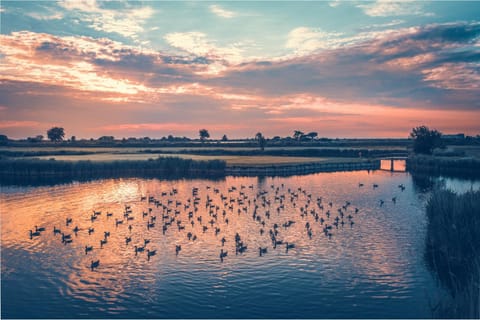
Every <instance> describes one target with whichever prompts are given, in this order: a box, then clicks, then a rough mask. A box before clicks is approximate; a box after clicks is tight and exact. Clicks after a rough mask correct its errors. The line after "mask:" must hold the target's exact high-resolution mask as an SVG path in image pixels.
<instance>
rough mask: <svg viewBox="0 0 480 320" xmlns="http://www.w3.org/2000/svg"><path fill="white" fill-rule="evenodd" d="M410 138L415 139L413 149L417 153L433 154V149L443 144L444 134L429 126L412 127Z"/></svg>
mask: <svg viewBox="0 0 480 320" xmlns="http://www.w3.org/2000/svg"><path fill="white" fill-rule="evenodd" d="M410 138H412V139H413V151H414V152H415V153H423V154H432V151H433V149H435V148H436V147H440V146H441V138H442V134H441V133H440V132H439V131H437V130H435V129H433V130H430V129H429V128H428V127H427V126H420V127H416V128H413V129H412V132H411V133H410Z"/></svg>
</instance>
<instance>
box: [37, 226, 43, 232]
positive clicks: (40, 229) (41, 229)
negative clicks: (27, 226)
mask: <svg viewBox="0 0 480 320" xmlns="http://www.w3.org/2000/svg"><path fill="white" fill-rule="evenodd" d="M35 231H37V232H42V231H45V228H44V227H40V228H39V227H37V226H35Z"/></svg>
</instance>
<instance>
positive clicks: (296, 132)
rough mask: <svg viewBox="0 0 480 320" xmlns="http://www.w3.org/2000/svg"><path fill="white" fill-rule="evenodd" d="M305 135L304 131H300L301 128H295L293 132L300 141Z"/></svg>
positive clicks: (294, 136)
mask: <svg viewBox="0 0 480 320" xmlns="http://www.w3.org/2000/svg"><path fill="white" fill-rule="evenodd" d="M303 135H304V133H303V132H302V131H300V130H295V131H294V132H293V138H294V139H295V140H298V141H300V139H301V138H302V137H303Z"/></svg>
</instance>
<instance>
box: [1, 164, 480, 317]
mask: <svg viewBox="0 0 480 320" xmlns="http://www.w3.org/2000/svg"><path fill="white" fill-rule="evenodd" d="M360 182H361V183H363V184H364V186H363V187H359V183H360ZM374 183H376V184H378V185H379V187H378V188H373V184H374ZM444 183H445V184H447V185H449V186H452V187H454V188H459V190H468V189H469V188H479V187H480V186H479V184H478V182H475V183H473V182H465V181H462V180H452V181H451V182H450V181H449V180H448V179H447V182H444ZM282 184H283V187H282ZM400 184H403V185H404V186H405V190H404V191H403V192H402V191H401V190H400V188H399V187H398V185H400ZM242 185H243V186H245V188H244V189H242V188H241V186H242ZM271 185H273V186H274V189H272V188H271ZM207 186H208V187H209V189H207ZM232 186H235V187H236V188H237V190H234V191H233V192H228V189H229V188H231V187H232ZM249 186H252V188H250V187H249ZM193 187H198V189H199V192H198V197H199V198H200V199H201V200H200V201H199V205H198V211H197V212H195V213H194V217H193V219H192V220H194V222H195V224H194V226H193V227H192V225H191V224H190V222H189V221H190V220H189V218H188V212H189V211H191V210H193V204H191V207H190V208H188V209H185V208H184V204H187V203H188V199H191V201H193V197H192V188H193ZM299 187H301V188H302V189H301V190H300V191H299V190H298V188H299ZM173 188H176V189H177V190H178V193H176V194H171V192H172V190H173ZM215 188H217V189H218V190H219V193H215V192H214V189H215ZM276 188H279V192H278V194H277V196H280V195H285V200H284V201H283V204H284V209H280V211H277V208H278V207H279V206H280V202H279V201H278V200H275V196H276V195H275V190H276ZM288 189H291V190H292V191H294V192H295V193H296V194H297V195H298V198H295V199H293V201H291V196H290V194H289V193H288ZM303 190H305V192H303ZM260 191H268V193H267V194H265V200H266V201H270V208H269V206H268V205H267V204H265V207H263V205H262V203H263V200H262V199H261V197H258V198H257V200H256V201H257V205H258V206H259V208H258V209H257V213H258V215H259V216H260V217H261V218H260V220H261V221H265V227H263V226H262V225H261V223H260V222H258V221H256V220H255V219H254V218H252V215H253V211H254V204H253V199H254V198H255V197H256V195H257V194H258V193H259V192H260ZM162 192H166V193H167V194H166V195H165V196H162V195H161V194H162ZM240 192H242V193H243V194H244V196H245V197H247V198H245V200H244V204H243V205H241V204H238V203H237V202H236V200H237V199H238V198H239V197H240ZM220 194H223V195H225V196H227V200H226V202H228V200H229V199H230V198H232V199H235V203H232V205H233V208H232V210H229V209H228V205H227V206H226V207H225V210H226V216H225V218H228V220H229V223H228V224H227V223H226V221H225V219H224V217H223V215H222V211H223V210H224V201H222V200H221V198H220ZM309 194H311V202H310V204H309V206H308V208H307V211H308V215H306V216H304V217H302V216H301V213H302V211H301V209H300V208H301V207H304V206H305V205H306V204H307V202H308V200H309V198H308V195H309ZM150 195H152V196H154V197H155V198H156V199H159V200H161V202H162V203H163V204H165V205H166V204H167V201H168V200H169V199H170V200H172V201H173V202H172V203H171V204H170V205H169V207H170V208H172V212H170V213H169V216H170V217H173V216H175V219H176V220H175V221H174V222H173V223H172V226H171V227H170V228H169V229H168V230H167V232H166V234H165V235H163V234H162V215H163V214H165V215H166V214H167V213H166V212H165V213H164V212H163V210H162V207H159V208H157V207H155V206H154V205H152V204H150V205H149V204H148V203H147V202H146V201H140V198H141V196H150ZM207 195H208V196H209V197H210V198H211V199H212V202H211V205H213V206H218V207H219V208H220V209H219V210H218V212H217V215H218V220H217V222H216V224H214V225H213V227H212V226H211V225H210V224H209V223H208V221H209V220H210V219H212V217H211V216H210V215H209V208H206V205H205V203H206V199H207ZM317 197H322V204H323V206H324V210H323V211H322V210H321V209H320V208H319V207H318V205H317ZM393 197H396V203H393V202H392V200H391V199H392V198H393ZM425 199H426V194H425V193H424V189H422V188H418V187H416V186H415V185H414V182H413V180H412V177H411V176H410V175H409V174H408V173H405V172H400V173H399V172H395V173H391V172H387V171H380V170H379V171H375V172H367V171H357V172H336V173H319V174H311V175H306V176H293V177H277V178H261V177H258V178H257V177H227V178H225V179H224V180H220V181H208V180H176V181H160V180H156V179H150V180H149V179H108V180H98V181H93V182H83V183H70V184H63V185H56V186H48V187H12V186H10V187H5V186H4V187H2V189H1V193H0V201H1V202H0V204H1V231H2V236H1V237H2V242H1V254H2V263H1V268H2V269H1V271H2V281H1V289H2V296H1V302H2V304H1V316H2V317H3V318H353V317H354V318H392V317H393V318H412V317H417V318H418V317H420V318H428V317H431V310H430V307H429V305H431V303H432V302H434V301H435V299H437V298H438V297H439V296H440V295H442V294H443V290H442V289H441V288H440V286H439V284H438V283H437V281H436V280H435V279H434V278H433V276H432V275H431V274H430V273H429V272H428V271H427V269H426V267H425V262H424V257H423V254H424V241H425V227H426V220H425V214H424V206H425ZM248 200H250V201H251V203H250V205H248ZM380 200H384V204H383V205H382V206H380V202H379V201H380ZM176 201H179V202H180V203H181V205H179V206H178V207H176V206H175V203H176ZM346 201H349V202H350V203H351V205H350V206H348V207H347V209H346V210H345V209H342V211H344V212H345V214H344V216H345V217H344V221H345V222H346V223H345V225H344V226H343V227H342V226H341V225H339V227H338V229H336V228H335V226H333V227H332V230H331V233H332V237H331V239H329V238H328V237H327V236H325V234H324V233H323V225H321V224H320V221H318V222H316V221H315V218H314V216H313V215H312V214H311V213H310V210H312V209H315V212H316V213H318V214H319V217H322V218H324V219H325V220H326V223H328V224H329V225H332V224H333V222H334V218H335V217H336V216H338V215H339V212H338V211H337V209H339V208H341V207H342V206H343V205H345V204H346ZM329 202H332V207H331V208H330V206H329ZM294 204H295V207H294ZM125 205H129V206H131V209H132V214H130V216H133V217H134V220H131V221H126V219H125V217H124V216H123V212H124V210H125ZM229 205H230V204H229ZM149 207H150V208H152V209H153V210H152V213H151V214H152V215H155V216H156V217H157V218H156V219H157V220H156V224H155V227H154V228H150V229H149V230H147V227H146V224H147V220H148V219H149V218H148V217H143V215H142V212H143V211H148V208H149ZM243 207H246V208H247V211H246V212H244V211H243V209H242V208H243ZM239 208H240V209H241V213H240V214H238V209H239ZM355 208H358V209H359V211H358V213H355ZM175 209H177V210H179V211H180V213H179V214H177V215H175V213H174V210H175ZM93 210H95V211H101V212H102V213H101V215H99V216H98V218H97V219H96V220H94V221H93V222H92V221H91V220H90V218H91V215H92V213H93ZM267 210H269V211H270V218H267V217H266V215H265V212H266V211H267ZM327 210H330V212H331V216H330V218H327V217H326V211H327ZM213 211H214V212H215V209H213ZM107 212H112V213H113V216H111V217H107V216H106V213H107ZM348 215H352V220H353V221H354V224H353V226H351V225H350V224H349V223H348V222H349V221H350V220H349V219H348V218H347V216H348ZM199 216H202V218H203V225H207V226H208V230H207V231H206V232H205V233H204V232H203V231H202V226H201V225H200V223H199V222H198V220H197V217H199ZM67 217H71V218H72V219H73V222H72V224H70V225H69V226H68V227H67V226H66V224H65V219H66V218H67ZM116 218H117V219H123V220H124V222H123V224H120V225H118V227H116V226H115V219H116ZM178 220H180V221H181V224H180V225H181V226H185V229H184V230H179V229H178V228H177V224H176V223H177V221H178ZM288 220H292V221H295V222H296V223H294V224H293V225H292V226H290V227H289V228H287V229H285V228H283V227H282V224H283V223H285V222H287V221H288ZM306 222H309V223H310V225H311V230H312V238H311V239H310V238H309V236H308V234H307V229H306V228H305V224H306ZM274 223H277V224H278V225H279V226H280V227H279V229H278V230H279V234H278V236H277V238H278V239H282V240H283V241H288V242H290V243H294V244H295V248H293V249H290V250H289V251H288V252H287V251H286V249H285V245H278V246H277V248H276V249H273V247H272V241H271V239H270V236H269V232H268V231H269V230H270V229H271V228H272V227H273V224H274ZM129 224H131V225H132V230H131V231H129V229H128V225H129ZM35 225H37V226H39V227H45V228H46V231H44V232H42V233H41V235H40V236H38V237H33V239H30V237H29V230H30V229H34V228H35ZM54 226H56V227H57V228H60V229H62V231H64V232H65V233H68V234H71V236H72V239H73V242H72V243H70V244H66V245H65V244H62V241H61V235H58V234H57V235H54V233H53V227H54ZM75 226H78V227H79V228H80V231H79V232H78V234H77V235H75V234H74V232H73V231H72V230H73V228H74V227H75ZM89 227H93V228H94V229H95V231H94V232H93V233H92V234H91V235H89V234H88V232H87V229H88V228H89ZM215 227H219V228H220V229H221V230H220V233H219V234H218V235H217V236H216V235H215V232H214V228H215ZM261 228H263V229H264V230H265V233H264V234H263V235H260V229H261ZM104 231H110V232H111V236H110V237H109V239H108V243H107V244H106V245H105V246H104V247H103V249H101V248H100V240H101V239H103V237H104ZM188 232H191V233H192V234H195V235H196V236H197V237H198V239H197V240H196V241H191V240H188V238H187V233H188ZM237 232H238V233H239V235H240V236H241V239H242V241H243V242H244V243H245V244H247V245H248V249H247V251H246V252H245V253H243V254H239V255H235V240H234V237H235V233H237ZM127 236H128V237H130V236H131V238H132V242H131V243H129V244H128V245H127V244H126V242H125V237H127ZM222 237H225V238H226V240H227V242H226V243H225V247H223V248H224V249H225V250H228V256H227V257H226V258H225V259H224V261H223V262H221V261H220V258H219V253H220V249H221V248H222V245H221V241H220V239H221V238H222ZM144 238H148V239H150V240H151V242H150V243H149V244H147V246H146V247H147V248H151V249H156V250H157V253H156V255H154V256H152V257H151V258H150V260H148V259H147V254H146V253H145V252H139V253H138V254H137V255H136V254H135V250H134V245H137V246H140V245H143V239H144ZM85 245H93V246H94V249H93V251H91V252H88V254H85ZM176 245H181V246H182V249H181V251H180V252H179V255H178V256H176V254H175V246H176ZM260 246H261V247H267V250H268V252H267V253H266V254H265V255H264V256H262V257H260V256H259V251H258V247H260ZM97 259H99V260H100V266H99V267H98V268H97V269H95V270H94V271H92V270H91V269H90V264H91V261H92V260H97Z"/></svg>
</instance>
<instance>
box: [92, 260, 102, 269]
mask: <svg viewBox="0 0 480 320" xmlns="http://www.w3.org/2000/svg"><path fill="white" fill-rule="evenodd" d="M99 265H100V260H97V261H93V260H92V262H91V263H90V269H91V270H92V271H93V270H94V269H95V268H98V266H99Z"/></svg>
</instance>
